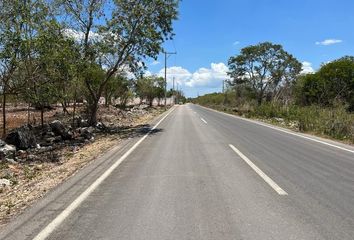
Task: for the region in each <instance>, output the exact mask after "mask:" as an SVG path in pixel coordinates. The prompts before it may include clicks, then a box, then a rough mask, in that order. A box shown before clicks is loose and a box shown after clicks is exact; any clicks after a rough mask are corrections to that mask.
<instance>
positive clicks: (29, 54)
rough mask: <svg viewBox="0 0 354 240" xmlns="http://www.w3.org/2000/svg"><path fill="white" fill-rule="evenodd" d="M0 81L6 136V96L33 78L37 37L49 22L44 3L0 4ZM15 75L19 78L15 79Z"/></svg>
mask: <svg viewBox="0 0 354 240" xmlns="http://www.w3.org/2000/svg"><path fill="white" fill-rule="evenodd" d="M0 9H1V10H0V11H1V12H0V72H1V73H0V78H1V87H2V94H3V134H4V135H5V133H6V95H7V94H10V93H12V94H13V93H15V91H17V90H18V89H20V88H21V87H23V86H25V85H26V81H24V79H25V78H22V77H23V76H25V75H27V76H28V75H32V74H33V73H34V72H35V71H36V70H37V68H36V67H35V66H34V65H33V61H32V60H33V56H34V55H35V54H36V53H35V51H34V45H33V44H34V38H35V36H36V34H37V33H38V31H39V29H40V27H41V26H43V25H45V22H46V21H47V20H48V16H49V12H48V7H47V4H46V2H45V1H43V0H24V1H20V0H14V1H0ZM15 75H16V76H15Z"/></svg>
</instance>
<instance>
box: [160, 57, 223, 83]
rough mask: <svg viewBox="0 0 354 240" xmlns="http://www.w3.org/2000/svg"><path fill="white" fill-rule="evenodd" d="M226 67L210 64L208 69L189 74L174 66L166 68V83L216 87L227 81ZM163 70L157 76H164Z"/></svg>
mask: <svg viewBox="0 0 354 240" xmlns="http://www.w3.org/2000/svg"><path fill="white" fill-rule="evenodd" d="M227 71H228V67H227V66H226V65H225V64H224V63H212V64H211V65H210V68H205V67H202V68H199V69H198V70H196V71H195V72H193V73H191V72H190V71H188V70H187V69H185V68H183V67H180V66H174V67H169V68H167V81H168V83H172V81H173V78H174V79H175V82H176V83H178V84H180V85H184V86H187V87H218V86H220V85H221V83H222V81H223V80H225V79H228V75H227ZM164 74H165V70H164V69H161V70H160V71H159V73H158V74H157V75H158V76H162V77H163V76H164Z"/></svg>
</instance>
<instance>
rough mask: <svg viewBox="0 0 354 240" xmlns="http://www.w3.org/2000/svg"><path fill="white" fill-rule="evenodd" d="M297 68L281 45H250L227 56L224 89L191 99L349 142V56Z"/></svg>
mask: <svg viewBox="0 0 354 240" xmlns="http://www.w3.org/2000/svg"><path fill="white" fill-rule="evenodd" d="M301 68H302V66H301V63H300V62H299V61H298V60H297V59H296V58H295V57H294V56H292V55H291V54H289V53H288V52H286V51H285V50H284V49H283V47H282V46H281V45H277V44H272V43H269V42H266V43H260V44H258V45H255V46H249V47H246V48H244V49H242V50H241V53H240V54H239V55H237V56H233V57H231V58H230V59H229V73H228V74H229V76H230V79H229V80H227V81H226V84H225V91H224V92H223V93H212V94H206V95H204V96H199V97H197V98H194V99H191V101H193V102H194V103H197V104H200V105H204V106H207V107H211V108H215V109H217V110H221V111H225V112H229V113H232V114H237V115H240V116H244V117H248V118H257V119H261V120H266V121H268V122H272V123H274V124H277V125H281V126H284V127H289V128H292V129H294V130H298V131H301V132H309V133H315V134H317V135H320V136H327V137H330V138H334V139H339V140H343V141H346V142H349V143H354V57H350V56H345V57H342V58H340V59H337V60H335V61H332V62H329V63H324V64H323V65H322V66H321V68H320V69H319V70H318V71H317V72H315V73H307V74H306V73H302V72H301Z"/></svg>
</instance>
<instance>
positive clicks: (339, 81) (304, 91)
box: [295, 57, 354, 111]
mask: <svg viewBox="0 0 354 240" xmlns="http://www.w3.org/2000/svg"><path fill="white" fill-rule="evenodd" d="M295 89H296V99H297V102H298V103H299V104H302V105H312V104H317V105H321V106H325V107H327V106H334V105H335V104H336V103H337V102H342V103H344V104H345V105H347V106H348V110H350V111H354V57H343V58H340V59H338V60H335V61H333V62H330V63H327V64H325V65H323V66H322V67H321V69H320V70H319V71H318V72H316V73H314V74H308V75H305V76H302V77H300V78H299V80H298V81H297V84H296V87H295Z"/></svg>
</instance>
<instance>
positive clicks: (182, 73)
mask: <svg viewBox="0 0 354 240" xmlns="http://www.w3.org/2000/svg"><path fill="white" fill-rule="evenodd" d="M166 71H167V82H168V83H172V82H173V79H175V83H178V84H180V85H185V82H186V81H188V80H189V79H190V78H191V76H192V73H190V72H189V71H188V70H187V69H184V68H183V67H180V66H173V67H169V68H167V69H166ZM157 75H158V76H160V77H164V76H165V69H164V68H162V69H161V70H160V71H159V72H158V74H157Z"/></svg>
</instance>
